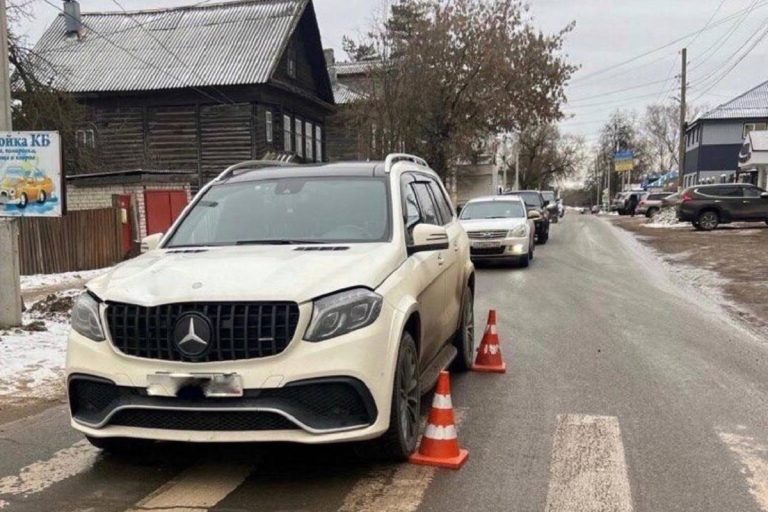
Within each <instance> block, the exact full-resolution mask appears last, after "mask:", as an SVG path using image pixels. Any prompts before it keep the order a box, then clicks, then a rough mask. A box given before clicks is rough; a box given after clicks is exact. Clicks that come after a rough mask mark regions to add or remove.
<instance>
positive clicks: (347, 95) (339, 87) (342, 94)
mask: <svg viewBox="0 0 768 512" xmlns="http://www.w3.org/2000/svg"><path fill="white" fill-rule="evenodd" d="M362 98H363V95H362V94H358V93H356V92H355V91H353V90H352V89H350V88H349V87H347V86H346V85H344V84H340V83H338V82H336V83H335V84H333V99H334V101H335V102H336V104H337V105H346V104H348V103H353V102H355V101H357V100H360V99H362Z"/></svg>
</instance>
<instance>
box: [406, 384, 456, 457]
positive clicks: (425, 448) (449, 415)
mask: <svg viewBox="0 0 768 512" xmlns="http://www.w3.org/2000/svg"><path fill="white" fill-rule="evenodd" d="M467 457H469V452H468V451H467V450H462V449H461V448H459V440H458V438H457V436H456V420H455V419H454V417H453V405H452V404H451V382H450V377H449V376H448V372H446V371H442V372H440V377H439V378H438V380H437V388H436V389H435V397H434V398H433V399H432V409H431V410H430V411H429V419H428V420H427V430H426V432H424V436H423V437H422V438H421V446H419V451H418V452H417V453H414V454H413V455H411V458H410V459H409V460H410V462H412V463H413V464H422V465H424V466H439V467H441V468H450V469H459V468H460V467H461V466H462V465H463V464H464V463H465V462H466V461H467Z"/></svg>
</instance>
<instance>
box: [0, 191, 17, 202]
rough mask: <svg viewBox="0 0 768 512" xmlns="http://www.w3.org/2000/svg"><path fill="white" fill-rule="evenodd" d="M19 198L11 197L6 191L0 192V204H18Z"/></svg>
mask: <svg viewBox="0 0 768 512" xmlns="http://www.w3.org/2000/svg"><path fill="white" fill-rule="evenodd" d="M20 202H21V198H19V197H16V196H13V197H11V194H10V193H9V192H8V191H7V190H0V204H19V203H20Z"/></svg>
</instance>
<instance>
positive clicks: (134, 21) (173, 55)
mask: <svg viewBox="0 0 768 512" xmlns="http://www.w3.org/2000/svg"><path fill="white" fill-rule="evenodd" d="M206 1H208V0H206ZM112 2H113V3H114V4H115V5H116V6H118V7H119V8H120V9H121V10H122V11H123V13H125V15H126V16H128V19H130V20H131V21H132V22H133V23H134V24H136V26H138V27H139V28H141V30H142V31H143V32H144V33H145V34H147V35H148V36H149V37H151V38H152V39H153V40H154V41H155V42H157V44H159V45H160V47H161V48H162V49H163V50H165V51H166V52H167V53H168V54H169V55H170V56H171V57H173V59H174V60H176V61H177V62H179V63H180V64H181V65H182V66H184V68H185V69H186V70H187V71H189V72H191V73H193V74H194V75H195V76H197V78H199V79H201V80H203V82H204V81H205V79H204V78H203V77H202V76H201V75H200V73H198V72H197V71H195V70H194V69H192V68H190V67H189V65H188V64H187V63H186V62H184V60H182V58H181V57H179V56H178V55H177V54H176V53H175V52H174V51H173V50H171V49H170V48H168V46H166V44H165V43H163V42H162V41H161V40H160V39H159V38H158V37H157V36H155V34H153V33H152V32H151V31H150V30H148V29H147V28H146V27H145V26H144V25H143V24H141V23H139V22H138V21H137V20H136V18H134V17H133V16H132V15H131V14H130V13H129V12H128V11H127V10H126V9H125V7H123V6H122V5H121V4H120V2H118V1H117V0H112ZM211 88H212V89H213V90H214V91H216V92H217V93H218V94H219V95H221V97H222V98H224V100H225V101H228V102H229V103H230V104H232V105H234V104H235V101H233V100H232V99H231V98H229V97H228V96H227V95H226V94H224V93H223V92H222V91H221V90H219V89H218V88H216V87H211Z"/></svg>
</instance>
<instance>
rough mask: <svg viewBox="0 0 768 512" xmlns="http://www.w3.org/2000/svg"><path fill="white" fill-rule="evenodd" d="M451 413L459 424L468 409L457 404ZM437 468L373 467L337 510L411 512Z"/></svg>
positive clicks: (410, 465) (339, 511)
mask: <svg viewBox="0 0 768 512" xmlns="http://www.w3.org/2000/svg"><path fill="white" fill-rule="evenodd" d="M454 413H455V415H456V425H460V424H461V423H462V421H463V420H464V418H465V417H466V415H467V408H466V407H456V408H454ZM436 471H437V470H436V468H434V467H429V466H416V465H412V464H401V465H399V466H397V467H396V468H384V469H380V470H376V471H374V472H373V473H371V474H369V475H367V476H366V477H364V478H361V479H360V480H358V481H357V483H356V484H355V485H354V487H353V488H352V490H351V491H350V492H349V493H348V494H347V496H346V497H345V498H344V502H343V504H342V506H341V508H339V510H338V512H414V511H415V510H416V509H418V508H419V505H420V504H421V501H422V499H423V498H424V493H425V492H426V491H427V488H428V487H429V484H430V483H431V482H432V480H433V478H434V477H435V472H436Z"/></svg>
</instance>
